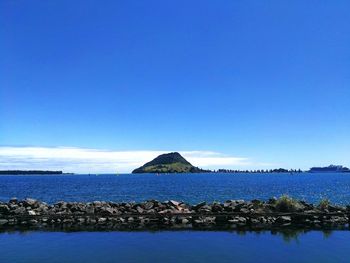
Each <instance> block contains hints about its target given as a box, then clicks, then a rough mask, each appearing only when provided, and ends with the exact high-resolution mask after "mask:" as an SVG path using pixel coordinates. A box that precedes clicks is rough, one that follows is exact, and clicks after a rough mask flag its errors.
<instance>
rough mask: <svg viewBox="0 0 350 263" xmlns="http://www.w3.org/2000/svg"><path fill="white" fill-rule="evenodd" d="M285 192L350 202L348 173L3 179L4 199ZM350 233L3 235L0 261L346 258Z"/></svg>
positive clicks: (218, 197) (195, 197) (195, 198)
mask: <svg viewBox="0 0 350 263" xmlns="http://www.w3.org/2000/svg"><path fill="white" fill-rule="evenodd" d="M283 194H288V195H290V196H292V197H295V198H299V199H303V200H306V201H309V202H314V203H317V202H318V201H319V200H320V199H322V198H329V199H330V200H331V201H332V202H334V203H339V204H350V174H307V173H305V174H293V175H291V174H177V175H161V176H156V175H152V174H142V175H119V176H116V175H99V176H96V175H47V176H0V200H2V201H7V200H8V199H9V198H11V197H14V196H15V197H17V198H20V199H21V198H26V197H32V198H36V199H39V200H42V201H46V202H48V203H54V202H57V201H60V200H65V201H94V200H110V201H117V202H121V201H136V202H137V201H144V200H147V199H158V200H161V201H165V200H169V199H175V200H182V201H186V202H189V203H196V202H200V201H207V202H212V201H225V200H227V199H247V200H250V199H255V198H258V199H268V198H270V197H272V196H276V197H278V196H281V195H283ZM349 247H350V231H333V232H322V231H311V232H306V233H304V232H293V231H290V232H285V233H281V232H279V233H273V232H269V231H265V232H220V231H218V232H215V231H159V232H71V233H64V232H39V231H34V232H11V233H8V232H5V233H0V262H1V263H2V262H4V263H17V262H18V263H20V262H23V263H24V262H25V263H37V262H39V263H41V262H65V263H73V262H74V263H77V262H84V263H93V262H101V263H105V262H108V263H109V262H145V263H148V262H149V263H151V262H152V263H154V262H191V263H192V262H262V263H264V262H349V258H350V251H349V249H348V248H349Z"/></svg>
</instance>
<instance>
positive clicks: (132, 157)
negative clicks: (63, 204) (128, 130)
mask: <svg viewBox="0 0 350 263" xmlns="http://www.w3.org/2000/svg"><path fill="white" fill-rule="evenodd" d="M164 152H171V151H112V150H100V149H87V148H74V147H9V146H0V169H2V170H4V169H32V170H34V169H48V170H63V171H65V172H76V173H95V172H96V173H102V172H106V173H109V172H116V171H118V172H130V171H132V170H133V169H134V168H136V167H139V166H141V165H142V164H144V163H145V162H148V161H150V160H152V159H153V158H155V157H156V156H158V155H160V154H162V153H164ZM180 153H181V154H182V155H183V156H184V157H185V158H186V159H187V160H188V161H189V162H191V163H192V164H193V165H195V166H199V167H202V168H212V169H213V168H218V167H220V168H242V167H247V166H251V165H252V164H253V163H252V161H251V160H249V159H248V158H243V157H233V156H229V155H225V154H222V153H218V152H212V151H180Z"/></svg>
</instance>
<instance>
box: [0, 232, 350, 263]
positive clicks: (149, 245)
mask: <svg viewBox="0 0 350 263" xmlns="http://www.w3.org/2000/svg"><path fill="white" fill-rule="evenodd" d="M349 247H350V232H348V231H335V232H332V233H327V234H324V233H322V232H321V231H318V232H317V231H316V232H308V233H305V234H300V235H297V236H295V235H286V236H283V235H282V234H271V233H269V232H263V233H245V234H243V233H236V232H203V231H202V232H196V231H192V232H182V231H181V232H155V233H150V232H76V233H59V232H29V233H5V234H0V251H1V253H0V262H4V263H38V262H40V263H41V262H50V263H55V262H57V263H62V262H64V263H79V262H84V263H96V262H97V263H115V262H123V263H128V262H130V263H131V262H132V263H138V262H143V263H155V262H188V263H195V262H200V263H203V262H217V263H221V262H227V263H228V262H230V263H231V262H245V263H248V262H252V263H265V262H266V263H267V262H295V263H302V262H308V263H310V262H315V263H316V262H317V263H322V262H327V263H330V262H337V263H340V262H349V256H350V251H349Z"/></svg>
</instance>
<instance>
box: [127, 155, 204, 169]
mask: <svg viewBox="0 0 350 263" xmlns="http://www.w3.org/2000/svg"><path fill="white" fill-rule="evenodd" d="M206 172H211V171H210V170H203V169H200V168H198V167H195V166H193V165H192V164H191V163H190V162H188V161H187V160H186V159H185V158H183V157H182V156H181V155H180V154H179V153H178V152H172V153H166V154H162V155H159V156H158V157H157V158H155V159H153V160H152V161H150V162H148V163H146V164H144V165H143V166H141V167H139V168H137V169H135V170H134V171H132V173H206Z"/></svg>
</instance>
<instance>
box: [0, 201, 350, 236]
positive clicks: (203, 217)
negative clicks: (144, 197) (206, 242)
mask: <svg viewBox="0 0 350 263" xmlns="http://www.w3.org/2000/svg"><path fill="white" fill-rule="evenodd" d="M349 215H350V206H346V207H345V206H335V205H331V204H330V203H329V202H328V201H326V200H323V201H322V202H321V203H320V204H317V205H314V204H309V203H306V202H304V201H298V200H294V199H291V198H289V197H287V196H283V197H281V198H279V199H276V198H272V199H270V200H268V201H260V200H252V201H243V200H228V201H226V202H224V203H216V202H214V203H210V204H209V203H205V202H203V203H200V204H196V205H190V204H186V203H183V202H178V201H166V202H159V201H156V200H150V201H145V202H142V203H133V202H130V203H114V202H100V201H95V202H89V203H79V202H63V201H62V202H58V203H56V204H47V203H44V202H40V201H37V200H34V199H30V198H28V199H25V200H17V199H16V198H13V199H11V200H10V201H9V202H0V230H8V229H48V230H66V231H69V230H114V229H116V230H133V229H134V230H137V229H238V230H239V229H242V230H262V229H266V230H268V229H271V230H272V229H282V228H283V229H286V228H287V229H288V228H294V229H296V228H300V229H349Z"/></svg>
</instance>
